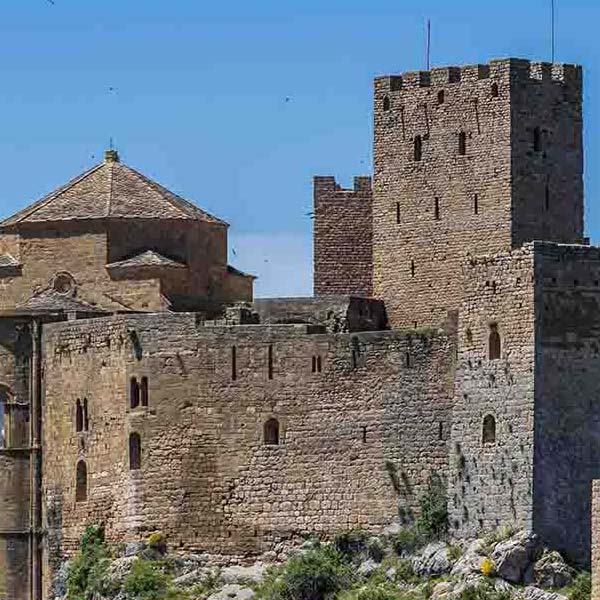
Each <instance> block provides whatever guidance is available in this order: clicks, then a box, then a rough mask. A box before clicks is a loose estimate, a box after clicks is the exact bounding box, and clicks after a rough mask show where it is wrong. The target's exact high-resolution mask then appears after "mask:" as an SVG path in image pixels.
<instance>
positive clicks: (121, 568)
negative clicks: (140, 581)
mask: <svg viewBox="0 0 600 600" xmlns="http://www.w3.org/2000/svg"><path fill="white" fill-rule="evenodd" d="M136 560H137V556H123V557H122V558H116V559H115V560H113V561H112V563H110V567H109V569H108V574H107V575H108V580H109V581H110V582H111V583H115V584H118V585H120V584H121V583H122V582H123V580H124V579H125V577H127V575H128V574H129V572H130V571H131V565H132V563H133V562H134V561H136Z"/></svg>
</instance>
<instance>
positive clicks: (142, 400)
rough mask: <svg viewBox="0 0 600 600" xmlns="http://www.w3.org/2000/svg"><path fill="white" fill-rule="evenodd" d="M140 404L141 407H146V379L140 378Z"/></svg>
mask: <svg viewBox="0 0 600 600" xmlns="http://www.w3.org/2000/svg"><path fill="white" fill-rule="evenodd" d="M140 403H141V405H142V406H148V378H147V377H142V384H141V386H140Z"/></svg>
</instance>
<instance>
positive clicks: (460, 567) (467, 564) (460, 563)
mask: <svg viewBox="0 0 600 600" xmlns="http://www.w3.org/2000/svg"><path fill="white" fill-rule="evenodd" d="M473 550H474V549H473V548H471V547H469V548H468V549H467V551H466V552H465V553H464V554H463V555H462V556H461V557H460V558H459V559H458V560H457V561H456V563H454V566H453V567H452V571H450V574H451V575H452V576H453V577H459V578H461V579H465V578H466V577H468V576H469V575H472V574H474V573H478V574H481V566H482V565H483V561H484V560H485V556H482V555H481V554H477V553H476V552H475V551H473Z"/></svg>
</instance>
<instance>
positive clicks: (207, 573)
mask: <svg viewBox="0 0 600 600" xmlns="http://www.w3.org/2000/svg"><path fill="white" fill-rule="evenodd" d="M218 576H219V569H215V568H214V567H202V568H200V569H196V570H195V571H189V572H187V573H184V574H183V575H180V576H179V577H176V578H175V579H173V583H174V584H175V585H176V586H179V587H183V588H186V587H187V588H190V587H194V586H195V585H201V584H202V583H204V581H205V580H206V579H207V578H208V577H213V578H216V577H218Z"/></svg>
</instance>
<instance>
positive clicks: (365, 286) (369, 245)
mask: <svg viewBox="0 0 600 600" xmlns="http://www.w3.org/2000/svg"><path fill="white" fill-rule="evenodd" d="M372 203H373V194H372V191H371V178H370V177H356V178H355V179H354V189H352V190H346V189H342V188H341V187H340V186H339V185H338V184H337V183H336V181H335V178H333V177H315V180H314V270H315V272H314V293H315V296H328V295H340V294H355V295H359V296H372V295H373V215H372V209H373V205H372Z"/></svg>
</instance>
